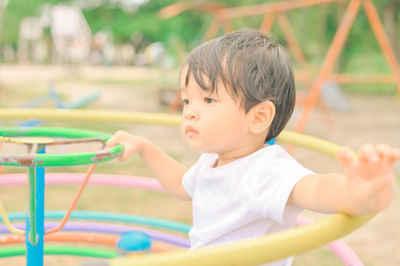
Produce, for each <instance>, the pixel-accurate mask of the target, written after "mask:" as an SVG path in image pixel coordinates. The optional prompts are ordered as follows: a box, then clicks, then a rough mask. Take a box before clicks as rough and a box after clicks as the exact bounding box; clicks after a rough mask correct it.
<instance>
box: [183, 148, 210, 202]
mask: <svg viewBox="0 0 400 266" xmlns="http://www.w3.org/2000/svg"><path fill="white" fill-rule="evenodd" d="M205 156H206V155H205V154H202V155H201V156H200V157H199V159H198V160H197V162H196V163H195V164H194V165H193V166H192V167H191V168H190V169H189V170H188V171H187V172H186V173H185V174H184V175H183V178H182V185H183V188H184V189H185V190H186V192H187V193H188V194H189V196H190V197H191V198H193V194H194V191H195V188H196V180H197V176H198V175H199V172H201V171H200V168H201V165H202V162H204V160H205Z"/></svg>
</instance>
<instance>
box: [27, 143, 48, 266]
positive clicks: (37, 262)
mask: <svg viewBox="0 0 400 266" xmlns="http://www.w3.org/2000/svg"><path fill="white" fill-rule="evenodd" d="M45 151H46V150H45V146H39V150H38V153H45ZM44 174H45V168H44V167H30V168H29V194H30V195H29V210H28V215H27V219H26V230H27V231H26V235H27V237H26V265H27V266H43V247H44V244H43V243H44V240H43V236H44V188H45V186H44Z"/></svg>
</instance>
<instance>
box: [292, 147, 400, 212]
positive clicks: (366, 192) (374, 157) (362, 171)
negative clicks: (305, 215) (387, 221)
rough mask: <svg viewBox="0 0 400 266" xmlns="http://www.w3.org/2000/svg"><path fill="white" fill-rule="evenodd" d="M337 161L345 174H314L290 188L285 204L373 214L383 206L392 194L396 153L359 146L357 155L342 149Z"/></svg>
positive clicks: (397, 155)
mask: <svg viewBox="0 0 400 266" xmlns="http://www.w3.org/2000/svg"><path fill="white" fill-rule="evenodd" d="M338 159H339V161H340V162H341V164H342V166H343V169H344V172H345V174H336V173H332V174H316V175H308V176H305V177H304V178H302V179H301V180H300V181H299V182H298V183H297V184H296V185H295V187H294V188H293V191H292V193H291V195H290V197H289V201H288V202H289V204H292V205H296V206H299V207H302V208H305V209H309V210H312V211H317V212H325V213H333V212H342V213H346V214H350V215H364V214H374V213H377V212H379V211H381V210H383V209H384V208H385V207H387V206H388V205H389V203H390V201H391V199H392V193H393V187H392V185H393V182H394V178H395V177H394V173H393V169H392V168H393V164H394V162H395V161H396V160H399V159H400V151H399V150H398V149H394V148H392V147H390V146H388V145H386V144H380V145H376V146H373V145H371V144H365V145H363V146H362V147H361V148H360V150H359V152H358V156H357V157H356V156H354V155H353V153H352V152H351V151H350V150H349V149H346V148H345V149H343V150H342V151H341V152H340V153H339V155H338Z"/></svg>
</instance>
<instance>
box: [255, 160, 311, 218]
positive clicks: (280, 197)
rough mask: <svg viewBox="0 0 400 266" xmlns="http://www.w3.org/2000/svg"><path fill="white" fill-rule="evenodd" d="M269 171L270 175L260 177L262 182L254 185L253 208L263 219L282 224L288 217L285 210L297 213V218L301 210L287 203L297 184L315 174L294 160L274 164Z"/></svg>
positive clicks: (279, 161)
mask: <svg viewBox="0 0 400 266" xmlns="http://www.w3.org/2000/svg"><path fill="white" fill-rule="evenodd" d="M268 171H269V173H268V174H261V175H258V176H259V178H260V180H258V182H256V183H255V184H254V190H253V192H252V208H253V210H254V211H255V212H256V213H257V214H258V215H260V216H261V217H265V218H267V217H268V218H271V219H273V220H275V221H276V222H278V223H281V224H282V223H283V222H284V217H286V215H285V210H287V211H290V212H292V213H293V212H296V216H297V214H298V213H300V211H301V209H300V208H297V207H294V206H287V201H288V199H289V196H290V193H291V192H292V190H293V188H294V186H295V185H296V183H297V182H298V181H299V180H300V179H301V178H303V177H304V176H306V175H309V174H313V172H312V171H311V170H309V169H307V168H305V167H303V166H302V165H301V164H300V163H298V162H297V161H296V160H294V159H293V158H285V159H281V160H277V161H275V162H273V163H272V165H270V166H269V167H268ZM266 176H267V177H266Z"/></svg>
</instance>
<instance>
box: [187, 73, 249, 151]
mask: <svg viewBox="0 0 400 266" xmlns="http://www.w3.org/2000/svg"><path fill="white" fill-rule="evenodd" d="M186 71H187V70H186V69H183V71H182V74H181V88H182V90H181V96H182V103H183V116H182V123H181V133H182V136H183V138H184V140H185V141H186V142H187V143H188V145H189V146H190V148H192V149H193V150H196V151H201V152H207V153H218V154H220V155H221V154H224V153H230V152H234V151H236V150H237V149H240V146H241V145H244V144H245V143H246V138H247V136H248V133H249V130H248V127H247V125H248V121H247V120H248V117H247V115H246V113H245V111H244V109H243V108H241V107H240V105H239V103H238V102H236V101H235V100H233V99H232V97H231V96H230V95H229V94H228V92H227V91H226V89H225V87H224V84H223V83H222V82H219V83H218V85H217V90H216V92H215V93H213V94H211V93H210V92H208V91H204V90H203V89H202V88H201V87H200V86H199V85H198V84H197V83H196V80H195V79H194V77H190V79H189V83H188V85H187V86H185V76H186Z"/></svg>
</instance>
